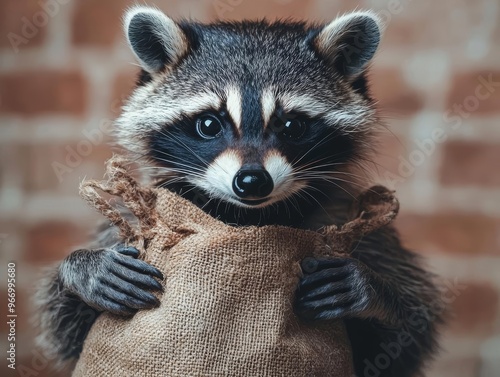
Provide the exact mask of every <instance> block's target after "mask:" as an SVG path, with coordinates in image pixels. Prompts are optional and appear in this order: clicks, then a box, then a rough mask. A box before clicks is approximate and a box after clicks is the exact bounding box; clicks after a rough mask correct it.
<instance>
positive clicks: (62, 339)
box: [37, 266, 99, 364]
mask: <svg viewBox="0 0 500 377" xmlns="http://www.w3.org/2000/svg"><path fill="white" fill-rule="evenodd" d="M37 306H38V311H37V313H38V318H37V320H38V321H37V322H38V330H39V336H38V338H37V343H38V345H39V346H40V348H41V349H43V350H45V352H46V353H47V357H50V358H52V359H56V360H57V361H58V363H59V364H61V363H63V362H67V361H70V360H71V359H74V358H77V357H78V355H79V354H80V351H81V349H82V345H83V341H84V340H85V337H86V335H87V333H88V331H89V329H90V327H91V326H92V324H93V323H94V321H95V319H96V318H97V316H98V314H99V312H98V311H97V310H95V309H93V308H92V307H90V306H89V305H88V304H86V303H85V302H83V301H82V300H81V299H80V298H79V297H78V296H76V295H75V294H73V293H71V292H69V291H68V290H67V289H66V288H64V285H63V283H62V282H61V278H60V273H59V266H57V267H55V268H53V269H52V270H51V271H50V272H49V273H48V274H47V276H46V277H45V278H44V280H43V281H42V284H41V285H40V287H39V289H38V292H37Z"/></svg>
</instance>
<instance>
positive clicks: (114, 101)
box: [109, 69, 139, 116]
mask: <svg viewBox="0 0 500 377" xmlns="http://www.w3.org/2000/svg"><path fill="white" fill-rule="evenodd" d="M138 77H139V70H137V69H134V70H132V69H129V70H127V71H123V72H120V73H118V74H117V75H116V77H115V80H114V82H113V90H112V94H111V101H110V105H109V107H110V109H111V113H112V114H113V115H115V116H117V115H118V114H119V113H120V108H121V106H122V105H123V103H124V102H125V100H126V99H127V98H128V97H129V96H130V94H131V93H132V90H133V89H134V88H135V86H136V82H137V78H138Z"/></svg>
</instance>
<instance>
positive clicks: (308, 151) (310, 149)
mask: <svg viewBox="0 0 500 377" xmlns="http://www.w3.org/2000/svg"><path fill="white" fill-rule="evenodd" d="M333 136H334V134H333V133H332V134H330V135H328V136H327V137H325V138H324V139H322V140H320V141H318V142H317V143H316V144H314V145H313V146H312V147H311V148H309V149H308V150H307V151H306V152H305V153H304V154H302V156H301V157H300V158H299V159H298V160H294V161H292V162H291V165H292V166H293V165H297V164H298V163H299V162H300V161H302V159H303V158H304V157H306V156H307V155H308V154H309V153H310V152H311V151H313V150H314V149H315V148H317V147H319V146H320V145H321V144H323V143H325V142H327V141H329V139H331V138H333Z"/></svg>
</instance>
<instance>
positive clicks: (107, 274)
mask: <svg viewBox="0 0 500 377" xmlns="http://www.w3.org/2000/svg"><path fill="white" fill-rule="evenodd" d="M138 256H139V251H138V250H137V249H135V248H133V247H128V246H123V247H118V248H116V250H111V249H101V250H78V251H76V252H75V253H73V255H70V256H69V258H68V259H67V260H66V261H65V263H63V267H62V268H63V270H69V271H71V270H73V269H74V270H79V271H78V272H73V273H66V274H65V275H66V276H73V277H74V276H77V277H78V278H76V279H71V280H69V281H67V282H66V285H65V286H66V287H67V288H68V289H69V291H71V292H72V293H74V294H76V295H77V296H79V297H80V298H81V299H82V300H83V301H84V302H86V303H87V304H88V305H90V306H91V307H93V308H94V309H96V310H99V311H107V312H111V313H113V314H118V315H132V314H134V313H135V312H136V311H137V310H140V309H151V308H154V307H157V306H159V304H160V302H159V300H158V298H157V297H156V296H155V295H153V294H152V293H151V292H152V291H163V287H162V285H161V283H160V282H159V281H158V280H156V279H163V274H162V273H161V272H160V271H159V270H158V269H156V268H155V267H153V266H151V265H149V264H147V263H146V262H144V261H142V260H140V259H135V258H137V257H138ZM82 266H85V267H86V268H87V269H86V271H85V272H84V273H82V271H81V269H82Z"/></svg>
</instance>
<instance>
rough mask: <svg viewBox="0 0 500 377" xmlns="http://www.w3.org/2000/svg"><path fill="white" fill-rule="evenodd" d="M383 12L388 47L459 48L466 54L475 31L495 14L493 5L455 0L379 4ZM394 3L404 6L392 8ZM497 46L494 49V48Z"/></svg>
mask: <svg viewBox="0 0 500 377" xmlns="http://www.w3.org/2000/svg"><path fill="white" fill-rule="evenodd" d="M378 4H379V6H378V7H376V8H375V11H377V12H379V14H380V16H381V17H382V19H383V21H384V23H385V24H386V30H385V32H384V40H383V43H384V45H385V46H400V47H403V48H408V51H415V50H416V49H417V48H426V49H431V48H444V49H447V50H450V49H451V48H457V50H458V51H465V50H467V48H469V47H470V46H469V44H470V43H471V42H472V41H471V38H470V37H471V30H475V29H476V28H478V27H480V25H482V24H483V23H484V15H485V14H487V13H488V12H491V10H490V6H491V4H490V3H489V2H484V3H481V4H479V3H477V2H470V1H463V2H460V5H458V4H457V2H456V1H454V0H442V1H439V2H436V1H434V2H433V1H430V0H427V1H425V0H424V1H397V2H396V1H393V2H391V1H379V2H378ZM392 4H401V6H400V7H399V9H398V8H392V9H393V10H392V12H391V7H392ZM492 47H493V46H492Z"/></svg>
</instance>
